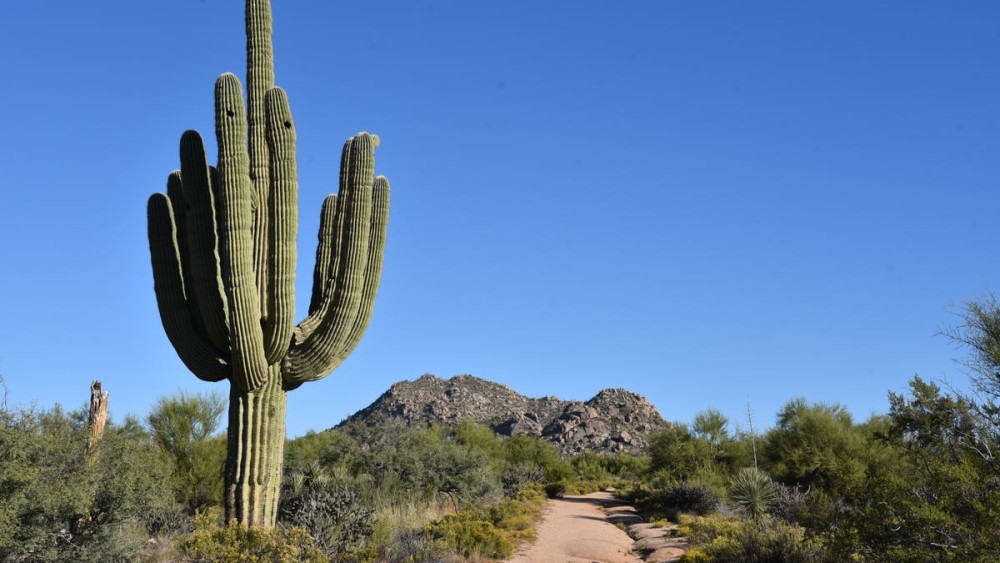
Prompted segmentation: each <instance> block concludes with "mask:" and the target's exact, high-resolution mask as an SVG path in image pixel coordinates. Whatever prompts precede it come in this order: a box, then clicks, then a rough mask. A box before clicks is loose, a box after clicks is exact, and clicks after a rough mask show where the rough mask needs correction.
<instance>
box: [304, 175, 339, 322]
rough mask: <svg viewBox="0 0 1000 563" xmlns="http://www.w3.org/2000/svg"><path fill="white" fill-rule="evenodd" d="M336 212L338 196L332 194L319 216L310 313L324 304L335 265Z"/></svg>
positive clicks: (327, 197) (326, 200)
mask: <svg viewBox="0 0 1000 563" xmlns="http://www.w3.org/2000/svg"><path fill="white" fill-rule="evenodd" d="M336 212H337V196H335V195H333V194H330V195H328V196H326V199H324V200H323V209H322V211H321V212H320V217H319V243H318V244H317V245H316V267H315V269H314V270H313V288H312V299H311V300H310V301H309V314H310V315H312V314H313V313H315V312H316V311H318V310H319V308H320V306H321V305H322V304H323V294H324V292H325V291H326V280H327V276H328V275H329V272H330V269H331V268H332V267H333V253H334V247H335V246H336V243H335V234H336V232H337V224H336V222H335V221H334V218H335V216H336Z"/></svg>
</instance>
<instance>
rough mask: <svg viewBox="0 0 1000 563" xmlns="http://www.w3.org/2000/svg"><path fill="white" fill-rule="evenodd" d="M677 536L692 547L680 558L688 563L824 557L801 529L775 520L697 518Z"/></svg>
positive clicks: (807, 561)
mask: <svg viewBox="0 0 1000 563" xmlns="http://www.w3.org/2000/svg"><path fill="white" fill-rule="evenodd" d="M680 533H681V534H684V535H686V536H687V537H688V541H689V542H691V545H692V546H693V548H692V549H691V550H689V551H688V552H687V553H686V554H685V555H684V556H683V557H681V561H682V562H687V563H690V562H699V563H700V562H706V561H712V562H718V563H812V562H815V561H821V560H823V558H824V556H825V554H824V552H823V549H822V546H821V545H820V544H819V543H818V542H817V541H815V540H811V539H807V538H806V536H805V529H804V528H802V527H801V526H796V525H794V524H789V523H787V522H783V521H781V520H778V519H775V518H762V519H760V520H757V521H754V520H740V519H735V518H726V517H719V516H712V517H699V518H694V519H691V520H687V521H685V522H684V523H683V525H682V526H681V529H680Z"/></svg>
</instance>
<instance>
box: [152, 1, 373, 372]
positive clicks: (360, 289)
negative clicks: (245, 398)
mask: <svg viewBox="0 0 1000 563" xmlns="http://www.w3.org/2000/svg"><path fill="white" fill-rule="evenodd" d="M246 29H247V91H248V94H247V99H246V101H244V98H243V91H242V87H241V85H240V81H239V79H238V78H236V76H234V75H232V74H228V73H227V74H223V75H222V76H220V77H219V78H218V80H217V81H216V83H215V127H216V138H217V141H218V156H217V163H216V166H214V167H213V166H210V165H209V164H208V158H207V156H206V153H205V147H204V143H203V141H202V139H201V136H200V135H199V134H198V133H197V132H195V131H187V132H185V133H184V134H183V136H182V137H181V142H180V163H181V166H180V170H177V171H174V172H172V173H171V174H170V176H169V177H168V180H167V193H166V194H162V193H158V194H153V196H152V197H150V199H149V205H148V210H147V211H148V217H149V245H150V253H151V256H152V263H153V277H154V281H155V291H156V297H157V304H158V307H159V310H160V317H161V320H162V322H163V326H164V329H165V331H166V333H167V337H168V338H169V339H170V342H171V343H172V344H173V346H174V348H175V349H176V350H177V353H178V355H179V356H180V358H181V360H182V361H183V362H184V364H185V365H186V366H187V367H188V368H189V369H190V370H191V371H192V372H193V373H194V374H195V375H196V376H197V377H199V378H200V379H203V380H206V381H220V380H222V379H230V380H231V381H232V383H233V384H234V385H237V386H239V388H240V389H242V390H244V391H254V390H257V389H260V388H261V387H262V386H263V385H264V384H265V382H266V381H267V379H268V378H269V377H273V375H271V374H275V373H279V372H280V376H281V379H282V381H281V383H282V386H283V387H284V388H285V389H293V388H295V387H298V386H299V385H301V384H302V383H304V382H306V381H312V380H316V379H319V378H321V377H323V376H325V375H327V374H328V373H330V372H331V371H333V370H334V369H335V368H336V367H337V366H338V365H339V364H340V363H341V362H342V361H343V360H344V359H345V358H346V357H347V355H348V354H350V352H351V351H352V350H353V349H354V347H355V346H356V345H357V343H358V341H359V340H360V339H361V336H362V334H363V333H364V331H365V329H366V328H367V326H368V323H369V320H370V319H371V314H372V309H373V307H374V302H375V294H376V291H377V290H378V285H379V280H380V278H381V272H382V255H383V250H384V247H385V231H386V224H387V221H388V212H389V183H388V181H387V180H386V179H385V178H384V177H381V176H379V177H375V175H374V168H375V166H374V162H375V156H374V155H375V148H376V147H377V146H378V137H376V136H374V135H370V134H368V133H364V132H362V133H358V134H357V135H355V136H354V137H351V138H350V139H348V141H347V142H346V143H345V145H344V148H343V152H342V155H341V168H340V183H339V192H338V195H337V196H334V195H330V196H327V198H326V200H325V201H324V202H323V209H322V216H321V222H320V232H319V245H318V248H317V251H316V266H315V270H314V274H313V291H312V296H311V299H310V306H309V314H308V316H307V317H306V318H305V319H304V320H303V321H302V322H300V323H299V324H298V325H295V324H294V313H295V291H294V289H295V264H296V248H295V240H296V235H297V231H298V216H297V206H298V201H297V192H298V182H297V171H296V162H295V124H294V121H293V120H292V114H291V110H290V109H289V105H288V97H287V96H286V94H285V92H284V91H283V90H281V89H280V88H277V87H275V86H274V61H273V49H272V45H271V8H270V3H269V2H268V1H266V0H247V2H246Z"/></svg>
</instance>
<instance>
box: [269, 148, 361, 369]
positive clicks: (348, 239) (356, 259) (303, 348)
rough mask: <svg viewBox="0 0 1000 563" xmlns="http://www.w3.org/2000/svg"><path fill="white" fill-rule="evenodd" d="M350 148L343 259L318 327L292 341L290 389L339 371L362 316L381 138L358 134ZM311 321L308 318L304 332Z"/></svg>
mask: <svg viewBox="0 0 1000 563" xmlns="http://www.w3.org/2000/svg"><path fill="white" fill-rule="evenodd" d="M347 143H348V145H349V150H348V151H347V159H346V160H345V161H344V162H342V163H341V167H342V170H346V174H344V176H345V177H346V181H345V182H344V184H343V185H341V188H340V194H339V197H338V198H337V199H338V201H337V206H338V208H339V209H338V213H337V217H336V223H337V227H338V228H339V229H340V241H339V244H338V247H339V248H338V251H339V257H338V258H337V261H336V264H335V268H334V270H335V271H331V274H332V275H335V279H331V280H330V281H331V282H332V285H331V288H330V289H328V290H327V291H326V296H325V297H324V302H323V305H322V306H321V307H320V310H319V311H317V313H316V315H315V316H318V317H319V319H320V321H319V324H318V325H317V326H316V328H315V329H314V330H313V331H312V332H311V333H310V334H305V333H304V331H302V330H300V331H298V332H297V333H296V337H295V338H293V341H292V346H291V348H290V349H289V352H288V357H287V360H286V362H285V365H284V367H283V370H282V377H283V379H284V380H285V384H286V386H290V387H297V386H298V385H301V384H302V383H303V382H305V381H313V380H316V379H319V378H322V377H324V376H325V375H327V374H328V373H330V371H332V370H333V369H334V368H335V367H336V366H337V365H339V363H340V361H341V360H339V359H338V357H337V350H338V349H340V348H342V347H344V345H345V341H346V339H347V338H348V337H349V336H350V335H351V333H352V332H354V327H355V325H356V324H357V322H358V313H359V311H361V310H362V309H363V304H362V297H363V293H364V285H365V277H366V269H367V266H368V251H369V241H370V238H371V225H372V207H373V195H372V194H373V191H374V168H375V167H374V161H375V147H376V146H377V144H378V138H377V137H375V136H373V135H369V134H367V133H359V134H358V135H355V136H354V137H352V138H351V139H350V140H348V142H347ZM313 317H314V316H311V317H307V318H306V320H305V321H303V323H301V324H300V329H301V328H302V325H305V324H306V323H307V322H308V321H310V320H311V319H312V318H313ZM365 322H367V320H365Z"/></svg>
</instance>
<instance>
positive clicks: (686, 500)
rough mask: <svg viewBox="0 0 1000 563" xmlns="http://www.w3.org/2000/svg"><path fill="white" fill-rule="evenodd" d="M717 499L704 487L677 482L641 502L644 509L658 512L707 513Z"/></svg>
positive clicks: (712, 508) (711, 509)
mask: <svg viewBox="0 0 1000 563" xmlns="http://www.w3.org/2000/svg"><path fill="white" fill-rule="evenodd" d="M718 502H719V499H718V497H716V496H715V494H714V493H713V492H712V491H711V490H709V489H708V488H706V487H703V486H701V485H695V484H691V483H677V484H674V485H670V486H668V487H666V488H664V489H662V490H660V491H657V492H655V493H654V494H653V495H651V497H650V498H649V499H648V500H647V501H646V502H645V503H642V506H643V508H644V509H646V510H649V511H650V512H654V513H660V514H670V513H676V512H691V513H694V514H708V513H709V512H712V511H713V510H715V505H716V504H718Z"/></svg>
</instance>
